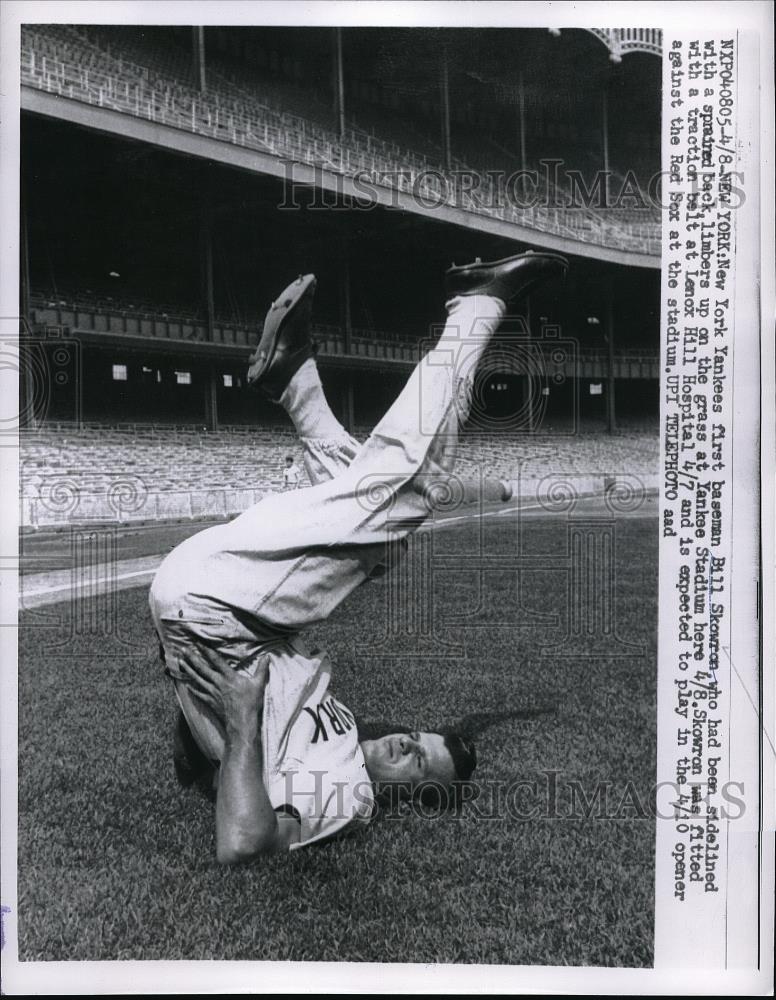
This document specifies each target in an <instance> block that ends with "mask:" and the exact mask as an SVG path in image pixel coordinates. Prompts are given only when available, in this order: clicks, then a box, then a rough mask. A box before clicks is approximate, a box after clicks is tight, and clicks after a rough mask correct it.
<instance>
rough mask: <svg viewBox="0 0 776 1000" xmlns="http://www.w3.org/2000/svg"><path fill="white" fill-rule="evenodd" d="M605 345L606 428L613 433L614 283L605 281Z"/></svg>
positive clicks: (614, 414)
mask: <svg viewBox="0 0 776 1000" xmlns="http://www.w3.org/2000/svg"><path fill="white" fill-rule="evenodd" d="M605 315H606V328H605V329H606V346H607V348H608V365H607V379H606V430H607V431H608V433H609V434H614V432H615V431H616V430H617V414H616V408H615V399H614V283H613V282H612V279H611V278H607V281H606V312H605Z"/></svg>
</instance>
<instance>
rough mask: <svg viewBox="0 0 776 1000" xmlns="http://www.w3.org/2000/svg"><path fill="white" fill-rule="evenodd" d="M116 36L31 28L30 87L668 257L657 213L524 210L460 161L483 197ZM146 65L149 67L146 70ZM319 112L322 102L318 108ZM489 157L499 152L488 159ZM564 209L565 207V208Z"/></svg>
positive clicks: (285, 97) (26, 32)
mask: <svg viewBox="0 0 776 1000" xmlns="http://www.w3.org/2000/svg"><path fill="white" fill-rule="evenodd" d="M109 31H110V29H107V28H101V29H94V28H91V29H89V31H88V33H87V29H83V28H79V27H71V26H64V25H56V26H51V25H34V26H29V25H28V26H25V27H24V28H23V31H22V61H21V70H22V84H23V85H25V86H29V87H34V88H37V89H39V90H45V91H48V92H49V93H54V94H57V95H59V96H61V97H65V98H69V99H71V100H76V101H81V102H85V103H88V104H92V105H97V106H99V107H105V108H110V109H111V110H114V111H118V112H120V113H122V114H128V115H132V116H134V117H138V118H144V119H148V120H150V121H153V122H158V123H161V124H164V125H168V126H171V127H173V128H177V129H183V130H185V131H188V132H194V133H197V134H200V135H205V136H209V137H211V138H215V139H218V140H220V141H222V142H226V143H231V144H233V145H237V146H242V147H246V148H251V149H256V150H261V151H263V152H266V153H269V154H271V155H272V156H275V157H279V158H284V159H290V160H293V161H295V162H301V163H307V164H315V165H321V166H322V167H323V168H324V169H327V170H330V171H333V172H335V173H340V174H346V175H350V176H356V175H358V176H361V177H364V178H366V177H369V178H371V179H372V182H373V183H375V184H378V185H381V186H385V185H388V186H393V187H396V188H398V189H399V190H401V191H405V192H408V193H413V194H414V195H415V196H416V197H421V198H424V199H426V200H427V201H428V202H429V203H436V204H442V203H444V204H448V205H451V206H453V207H455V208H457V209H459V210H461V211H464V212H471V213H475V214H479V215H490V216H492V217H495V218H499V219H501V220H503V221H507V222H513V223H516V224H520V225H523V226H527V227H530V228H532V229H536V230H540V231H543V232H547V233H552V234H554V235H557V236H561V237H564V238H566V239H568V240H573V241H579V242H583V243H591V244H595V245H599V246H607V247H614V248H618V249H624V250H631V251H636V252H639V253H650V254H659V252H660V250H659V247H660V221H659V216H656V215H655V213H654V212H651V213H650V212H647V213H645V212H644V211H643V210H635V209H634V210H631V209H629V208H627V207H626V208H624V209H623V210H622V211H621V213H620V214H621V218H620V219H618V220H617V221H616V222H613V221H612V219H611V216H610V214H609V213H606V214H605V215H604V213H601V212H596V211H595V209H594V208H587V207H585V208H581V209H580V208H575V209H568V208H564V207H562V206H563V199H562V197H561V196H562V195H563V192H562V191H559V192H555V193H557V194H558V197H557V198H554V197H551V196H552V195H553V194H554V192H553V190H551V189H549V188H548V190H546V191H544V192H542V194H543V195H544V196H543V197H541V198H539V199H538V204H535V205H531V206H530V207H521V206H520V205H519V204H516V203H514V201H513V200H511V199H509V198H505V197H503V192H500V191H499V188H498V185H497V184H496V183H495V182H494V180H493V178H492V176H490V175H489V174H487V173H483V172H482V171H481V170H480V171H478V169H477V165H476V164H472V163H470V162H467V161H464V160H463V159H460V158H457V157H454V158H453V161H452V163H451V164H450V166H451V168H452V170H453V171H456V172H457V173H458V177H460V175H461V174H462V173H466V174H470V175H471V174H475V175H477V177H478V186H477V188H476V192H474V193H473V192H472V191H471V190H467V188H466V186H463V185H461V184H460V181H459V180H456V177H455V176H454V175H451V173H450V171H449V170H448V169H447V168H446V167H444V166H443V165H442V163H441V162H440V161H439V159H434V158H433V157H429V156H427V155H425V153H419V152H417V151H415V150H413V149H411V148H404V147H402V146H400V145H399V144H397V143H396V142H392V141H388V140H385V139H383V138H382V137H378V136H376V135H373V134H370V133H367V132H364V131H362V130H360V129H357V128H354V127H350V128H348V129H347V130H346V131H345V134H344V135H343V136H342V137H340V135H339V134H338V133H337V132H335V131H334V130H333V129H332V128H331V127H330V126H327V125H326V124H324V120H325V119H326V115H324V114H323V113H320V112H319V113H318V114H317V115H316V113H315V111H314V110H313V115H316V117H317V120H315V119H314V117H311V116H310V107H311V103H310V101H309V98H308V100H307V104H306V110H305V114H304V115H301V114H294V113H291V112H289V111H288V110H281V108H282V109H287V108H288V107H297V108H300V110H301V107H302V101H301V94H300V95H299V100H294V96H293V88H292V87H291V86H290V85H288V86H287V85H285V84H284V85H283V86H282V88H281V89H280V90H276V91H275V93H274V94H273V93H272V88H271V87H268V86H267V84H266V81H263V82H262V87H261V91H260V93H257V89H256V88H253V89H250V90H249V89H248V86H249V85H248V84H247V83H244V84H239V83H235V82H233V81H234V76H232V77H231V78H229V77H227V76H225V75H222V74H221V73H220V72H218V70H216V69H212V70H211V71H209V89H208V90H207V92H205V93H201V92H200V91H198V90H196V89H194V87H193V86H192V85H191V84H189V83H188V82H187V81H188V79H190V70H189V71H184V69H182V62H181V60H180V58H179V57H178V56H176V55H171V54H170V51H169V50H167V51H162V52H160V49H159V48H158V47H156V46H154V45H149V44H148V43H147V41H146V40H145V39H144V40H143V42H142V44H138V45H136V46H134V47H133V46H131V45H130V47H129V49H128V51H129V52H130V53H131V54H132V56H133V57H134V58H133V59H129V58H127V56H126V54H125V51H124V48H123V36H122V51H121V54H119V52H118V50H117V49H116V47H115V46H112V45H111V42H110V37H109V34H106V33H109ZM141 60H142V62H141ZM312 106H313V107H314V102H313V105H312ZM487 152H488V154H490V152H491V150H488V151H487ZM556 202H557V204H556Z"/></svg>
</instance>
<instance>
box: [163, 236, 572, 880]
mask: <svg viewBox="0 0 776 1000" xmlns="http://www.w3.org/2000/svg"><path fill="white" fill-rule="evenodd" d="M566 267H567V262H566V261H565V259H564V258H562V257H559V256H557V255H555V254H549V253H531V252H529V253H526V254H521V255H518V256H515V257H509V258H507V259H505V260H501V261H496V262H493V263H482V262H480V260H479V259H478V260H477V261H476V262H475V263H474V264H470V265H466V266H463V267H455V266H453V267H452V268H451V269H450V270H449V271H448V272H447V274H446V287H447V293H448V302H447V322H446V325H445V328H444V331H443V333H442V336H441V338H440V341H439V343H438V344H437V346H436V348H435V349H433V350H431V351H430V352H429V353H428V354H427V355H426V356H425V357H424V358H423V359H422V360H421V362H420V363H419V364H418V365H417V367H416V368H415V370H414V372H413V373H412V375H411V376H410V378H409V380H408V382H407V384H406V386H405V387H404V389H403V390H402V392H401V393H400V395H399V396H398V398H397V399H396V401H395V402H394V404H393V405H392V406H391V408H390V409H389V410H388V412H387V413H386V414H385V416H384V417H383V419H382V420H381V421H380V422H379V423H378V425H377V426H376V427H375V429H374V431H373V432H372V434H371V436H370V437H369V439H368V440H367V441H366V442H365V443H364V444H363V445H360V444H359V443H358V442H357V441H356V440H354V439H353V438H352V437H351V436H350V435H349V434H348V433H347V432H346V431H345V429H344V428H343V427H342V425H341V424H340V423H339V421H338V420H337V419H336V417H335V416H334V414H333V413H332V411H331V409H330V408H329V406H328V404H327V402H326V399H325V396H324V393H323V388H322V386H321V381H320V378H319V375H318V370H317V367H316V363H315V357H314V348H313V344H312V340H311V333H310V318H311V309H312V298H313V293H314V289H315V283H316V282H315V277H314V275H312V274H308V275H304V276H300V277H299V278H298V279H297V280H296V281H294V282H292V283H291V284H290V285H289V286H288V287H287V288H286V289H285V290H284V291H283V292H282V293H281V295H280V296H279V298H278V299H277V300H276V301H275V302H274V303H273V304H272V307H271V309H270V310H269V312H268V314H267V317H266V320H265V324H264V330H263V333H262V336H261V338H260V341H259V344H258V347H257V349H256V351H255V353H254V354H253V355H252V357H251V362H252V363H251V366H250V368H249V372H248V379H249V382H250V383H251V384H253V385H255V386H256V387H258V388H259V389H261V390H262V391H263V392H264V393H265V394H266V395H268V396H269V397H270V398H271V399H273V400H274V401H276V402H277V403H279V404H280V405H281V406H283V407H284V408H285V410H286V411H287V412H288V414H289V416H290V417H291V419H292V421H293V422H294V425H295V427H296V430H297V432H298V434H299V437H300V439H301V442H302V446H303V449H304V451H303V454H304V462H305V467H306V469H307V472H308V475H309V477H310V481H311V483H312V485H311V486H309V487H306V488H303V489H298V490H294V491H291V492H288V493H273V494H268V495H267V496H266V497H264V498H263V499H262V500H261V501H260V502H259V503H258V504H256V505H255V506H254V507H252V508H250V509H248V510H246V511H245V512H244V513H243V514H241V515H240V516H239V517H237V518H235V519H234V520H233V521H231V522H229V523H228V524H224V525H219V526H216V527H211V528H208V529H206V530H205V531H202V532H200V533H198V534H196V535H194V536H192V537H191V538H189V539H187V540H186V541H184V542H183V543H182V544H181V545H179V546H178V547H177V548H176V549H174V550H173V552H171V553H170V554H169V555H168V556H167V558H166V559H165V560H164V562H163V563H162V565H161V566H160V568H159V571H158V573H157V575H156V577H155V579H154V582H153V585H152V587H151V592H150V606H151V613H152V616H153V620H154V624H155V626H156V629H157V632H158V635H159V637H160V641H161V646H162V655H163V659H164V662H165V665H166V670H167V672H168V674H169V675H170V676H171V677H172V679H173V683H174V687H175V693H176V696H177V699H178V702H179V705H180V708H181V710H182V716H183V718H182V720H181V726H180V728H179V733H178V744H177V747H178V754H179V761H178V763H179V765H180V767H181V768H182V769H183V770H184V771H185V769H186V767H191V768H192V769H193V770H194V771H195V770H196V767H197V766H198V765H197V764H196V763H194V764H192V761H195V760H196V759H197V758H199V759H200V761H206V762H208V763H209V764H210V765H215V767H216V769H217V792H216V851H217V857H218V860H219V861H220V862H222V863H225V864H233V863H239V862H246V861H250V860H252V859H255V858H257V857H259V856H261V855H264V854H266V853H268V852H272V851H279V850H280V851H282V850H289V849H291V850H294V849H297V848H299V847H302V846H304V845H308V844H312V843H315V842H318V841H320V840H322V839H323V838H326V837H330V836H332V835H333V834H338V833H341V832H342V831H343V830H346V829H351V828H353V827H356V826H358V825H360V824H363V823H367V822H368V821H369V820H370V818H371V817H372V815H373V813H374V807H375V795H376V794H378V793H381V792H385V791H386V790H391V791H397V790H398V792H399V794H401V795H410V796H411V795H414V794H416V793H418V792H419V791H420V790H422V789H424V788H425V787H427V786H428V785H429V784H430V783H433V784H434V785H435V786H437V787H439V788H440V789H451V788H454V787H455V785H456V783H457V782H462V781H466V780H468V778H469V777H470V775H471V773H472V771H473V768H474V766H475V763H476V757H475V751H474V748H473V746H472V745H471V744H470V743H469V742H468V741H466V740H465V739H464V738H462V737H461V736H456V735H442V734H441V733H432V732H410V733H395V734H391V735H388V736H385V737H383V738H381V739H378V740H363V741H360V740H359V735H358V732H357V728H356V724H355V719H354V716H353V714H352V713H351V712H350V710H349V709H348V708H347V707H346V706H344V705H343V704H342V703H341V702H339V701H338V700H337V698H336V697H335V696H334V694H333V693H332V691H331V689H330V677H331V665H330V662H329V659H328V657H327V655H326V654H325V653H324V652H322V651H320V650H317V649H312V648H310V647H309V646H308V645H307V643H306V642H305V641H304V639H303V638H302V635H301V634H300V633H301V631H302V630H303V629H304V628H305V627H306V626H308V625H311V624H313V623H314V622H319V621H321V620H323V619H326V618H327V617H328V616H329V615H330V614H331V613H332V612H333V611H334V609H335V608H337V607H338V606H339V605H340V604H341V603H342V602H343V601H344V600H345V599H346V598H347V596H348V595H349V594H350V593H351V592H352V591H353V590H354V589H355V588H356V587H357V586H359V584H361V583H363V582H364V581H365V580H366V579H367V578H368V577H369V576H370V575H371V574H373V573H375V572H376V571H378V570H379V569H380V568H381V567H383V566H384V565H385V563H386V561H387V549H388V547H389V546H393V547H396V549H397V551H399V552H400V550H401V547H402V542H403V540H404V539H406V536H407V535H408V534H409V533H410V532H412V531H414V530H415V529H416V528H417V527H418V525H419V524H420V523H421V522H422V521H423V519H424V518H426V517H428V515H429V513H430V507H429V504H428V502H427V490H426V486H427V485H428V484H432V485H433V483H434V482H435V481H437V480H441V481H445V480H446V479H447V478H448V477H449V475H450V473H451V472H452V469H453V464H454V461H455V451H456V445H457V440H458V430H459V425H460V424H461V422H462V421H463V420H464V419H465V418H466V416H467V414H468V411H469V406H470V402H471V390H472V383H473V377H474V373H475V370H476V367H477V363H478V361H479V359H480V357H481V356H482V353H483V351H484V350H485V348H486V347H487V344H488V342H489V340H490V339H491V337H492V336H493V334H494V333H495V331H496V329H497V327H498V326H499V324H500V322H501V319H502V317H503V316H504V313H505V311H506V308H507V303H509V302H512V301H514V300H516V299H518V298H519V297H521V296H522V295H524V294H525V293H526V292H527V291H528V289H529V288H532V287H534V286H535V285H537V284H539V283H541V282H544V281H545V280H547V279H548V278H550V277H553V276H557V275H559V274H562V273H564V272H565V269H566ZM179 773H180V771H179Z"/></svg>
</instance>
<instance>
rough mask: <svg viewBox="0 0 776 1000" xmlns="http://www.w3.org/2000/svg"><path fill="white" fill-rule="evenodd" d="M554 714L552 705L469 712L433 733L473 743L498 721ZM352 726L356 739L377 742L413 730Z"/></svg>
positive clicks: (394, 725)
mask: <svg viewBox="0 0 776 1000" xmlns="http://www.w3.org/2000/svg"><path fill="white" fill-rule="evenodd" d="M555 712H556V707H555V706H554V705H545V706H542V707H538V708H523V709H513V710H511V711H503V712H473V713H471V714H470V715H464V716H463V717H462V718H460V719H459V720H458V721H457V722H454V723H452V724H451V725H446V726H440V727H439V729H438V730H436V731H437V732H440V733H442V735H443V736H444V735H447V734H448V733H458V734H459V735H461V736H463V737H464V738H465V739H468V740H476V739H478V738H479V737H480V736H482V735H483V733H486V732H487V731H488V730H489V729H492V728H493V726H497V725H498V724H499V723H500V722H531V721H532V720H534V719H539V718H542V717H543V716H547V715H554V714H555ZM356 725H357V726H358V738H359V740H379V739H380V738H381V737H383V736H390V735H391V734H392V733H409V732H412V730H413V728H414V727H412V726H408V725H406V723H400V722H386V721H385V720H384V719H374V720H369V721H364V720H362V719H357V720H356Z"/></svg>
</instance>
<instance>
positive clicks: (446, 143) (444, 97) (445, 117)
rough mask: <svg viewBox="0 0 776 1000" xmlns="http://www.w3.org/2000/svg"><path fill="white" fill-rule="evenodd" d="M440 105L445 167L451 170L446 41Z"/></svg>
mask: <svg viewBox="0 0 776 1000" xmlns="http://www.w3.org/2000/svg"><path fill="white" fill-rule="evenodd" d="M439 91H440V97H441V105H442V147H443V149H444V151H445V168H446V169H447V170H452V167H453V155H452V147H451V141H450V74H449V69H448V52H447V43H446V42H444V43H443V44H442V71H441V75H440V81H439Z"/></svg>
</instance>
